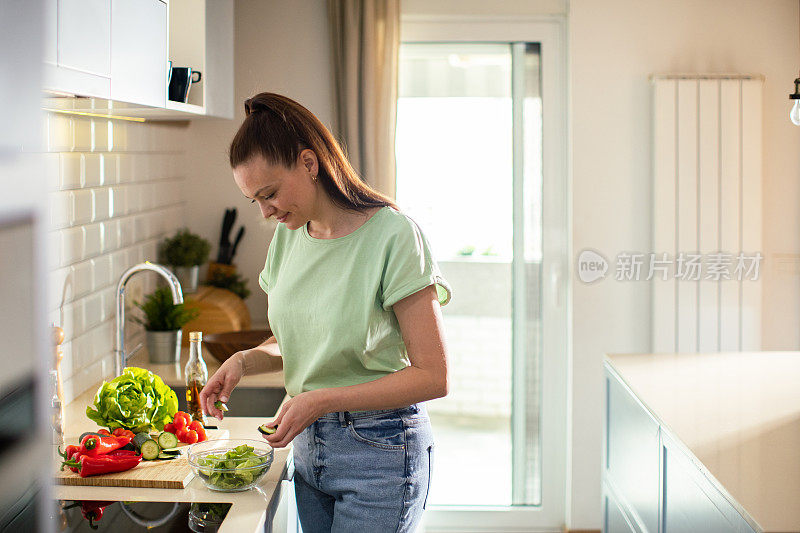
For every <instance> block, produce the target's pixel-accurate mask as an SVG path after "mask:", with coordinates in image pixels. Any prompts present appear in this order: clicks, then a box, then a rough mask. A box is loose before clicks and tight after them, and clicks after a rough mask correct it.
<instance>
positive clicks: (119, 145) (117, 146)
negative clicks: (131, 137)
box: [109, 120, 128, 152]
mask: <svg viewBox="0 0 800 533" xmlns="http://www.w3.org/2000/svg"><path fill="white" fill-rule="evenodd" d="M109 123H110V124H111V130H109V131H110V134H111V142H110V145H111V148H110V150H113V151H115V152H124V151H126V150H127V149H128V124H127V122H119V121H113V120H111V121H109Z"/></svg>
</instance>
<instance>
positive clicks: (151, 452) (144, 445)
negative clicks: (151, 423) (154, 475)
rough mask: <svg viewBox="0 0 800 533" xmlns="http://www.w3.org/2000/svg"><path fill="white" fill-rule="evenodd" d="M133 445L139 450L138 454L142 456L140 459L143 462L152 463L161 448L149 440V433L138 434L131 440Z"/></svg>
mask: <svg viewBox="0 0 800 533" xmlns="http://www.w3.org/2000/svg"><path fill="white" fill-rule="evenodd" d="M133 443H134V445H136V447H137V448H139V453H141V454H142V459H144V460H145V461H152V460H153V459H155V458H156V457H158V454H159V453H161V448H160V447H159V445H158V443H157V442H156V441H154V440H153V439H151V438H150V434H149V433H145V432H142V433H139V434H138V435H136V436H135V437H134V438H133Z"/></svg>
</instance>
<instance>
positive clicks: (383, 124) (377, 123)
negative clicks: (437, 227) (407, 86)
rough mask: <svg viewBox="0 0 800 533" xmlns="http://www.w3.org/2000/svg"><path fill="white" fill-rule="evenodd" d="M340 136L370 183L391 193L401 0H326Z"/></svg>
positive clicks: (393, 180)
mask: <svg viewBox="0 0 800 533" xmlns="http://www.w3.org/2000/svg"><path fill="white" fill-rule="evenodd" d="M328 18H329V24H330V28H331V50H332V53H333V58H332V60H333V72H334V98H335V101H334V106H335V114H336V122H337V124H336V127H337V128H338V135H339V139H340V140H341V141H342V142H344V144H345V146H346V148H347V152H348V156H349V157H350V161H351V163H352V164H353V166H354V167H355V168H356V169H357V170H358V172H359V173H360V174H361V176H362V177H363V178H364V180H365V181H366V182H367V183H369V184H370V186H372V187H373V188H375V189H377V190H378V191H380V192H382V193H383V194H385V195H387V196H389V197H390V198H394V197H395V156H394V141H395V124H396V120H397V65H398V51H399V48H400V0H328Z"/></svg>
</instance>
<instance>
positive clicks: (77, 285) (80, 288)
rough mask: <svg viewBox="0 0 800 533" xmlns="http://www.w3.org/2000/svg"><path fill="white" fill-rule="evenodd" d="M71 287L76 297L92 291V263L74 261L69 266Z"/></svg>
mask: <svg viewBox="0 0 800 533" xmlns="http://www.w3.org/2000/svg"><path fill="white" fill-rule="evenodd" d="M70 273H71V274H72V287H73V291H74V293H75V297H76V298H80V297H82V296H84V295H86V294H89V293H90V292H91V291H92V264H91V263H90V262H89V261H83V262H81V263H76V264H74V265H72V266H71V267H70Z"/></svg>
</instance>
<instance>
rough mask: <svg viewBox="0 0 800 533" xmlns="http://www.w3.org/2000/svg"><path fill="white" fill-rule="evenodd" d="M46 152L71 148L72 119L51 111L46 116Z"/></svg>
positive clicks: (63, 150)
mask: <svg viewBox="0 0 800 533" xmlns="http://www.w3.org/2000/svg"><path fill="white" fill-rule="evenodd" d="M48 119H49V120H48V123H49V124H48V127H47V130H48V139H47V151H48V152H69V151H70V150H72V119H71V118H69V117H67V116H65V115H60V114H58V113H51V114H50V116H49V117H48Z"/></svg>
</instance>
